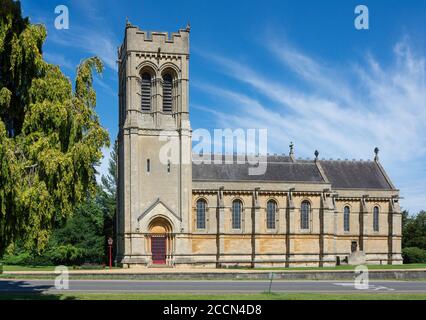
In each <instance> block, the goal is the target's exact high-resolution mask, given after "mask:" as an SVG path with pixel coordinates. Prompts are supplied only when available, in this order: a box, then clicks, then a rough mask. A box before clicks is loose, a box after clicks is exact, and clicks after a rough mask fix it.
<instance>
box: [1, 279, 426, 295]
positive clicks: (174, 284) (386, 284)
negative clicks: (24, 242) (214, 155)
mask: <svg viewBox="0 0 426 320" xmlns="http://www.w3.org/2000/svg"><path fill="white" fill-rule="evenodd" d="M268 289H269V281H241V280H236V281H154V280H153V281H137V280H70V281H69V289H62V290H61V289H57V288H56V287H55V281H54V280H0V294H5V293H12V292H14V293H16V292H21V293H22V292H32V293H59V292H88V293H114V292H115V293H261V292H265V291H268ZM272 291H273V292H293V293H295V292H298V293H302V292H303V293H386V292H387V293H424V294H426V282H424V281H370V282H369V285H368V288H366V289H363V290H360V289H357V288H355V285H354V283H353V282H350V281H278V280H277V281H274V282H273V283H272Z"/></svg>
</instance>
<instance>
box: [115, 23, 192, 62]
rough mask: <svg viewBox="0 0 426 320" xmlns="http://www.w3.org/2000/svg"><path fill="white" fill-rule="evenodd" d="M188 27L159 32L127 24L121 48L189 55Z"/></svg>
mask: <svg viewBox="0 0 426 320" xmlns="http://www.w3.org/2000/svg"><path fill="white" fill-rule="evenodd" d="M189 32H190V28H189V25H188V26H187V27H186V28H185V29H180V30H178V31H177V32H159V31H147V30H141V29H140V28H138V27H137V26H133V25H131V24H127V26H126V31H125V39H124V43H123V47H122V48H121V50H123V49H124V48H125V51H143V52H152V53H157V52H158V51H159V50H160V51H161V53H167V54H179V55H182V54H183V55H186V54H189Z"/></svg>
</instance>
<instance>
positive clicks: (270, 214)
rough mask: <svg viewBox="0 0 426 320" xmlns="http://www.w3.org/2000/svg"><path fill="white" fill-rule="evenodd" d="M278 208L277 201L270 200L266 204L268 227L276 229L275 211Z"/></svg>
mask: <svg viewBox="0 0 426 320" xmlns="http://www.w3.org/2000/svg"><path fill="white" fill-rule="evenodd" d="M276 210H277V204H276V203H275V201H273V200H270V201H268V204H267V205H266V227H267V228H268V229H275V213H276Z"/></svg>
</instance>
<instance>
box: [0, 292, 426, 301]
mask: <svg viewBox="0 0 426 320" xmlns="http://www.w3.org/2000/svg"><path fill="white" fill-rule="evenodd" d="M0 300H426V294H392V293H374V294H371V293H370V294H368V293H366V294H328V293H321V294H319V293H318V294H317V293H270V294H269V293H259V294H139V293H127V294H110V293H109V294H100V293H66V294H24V293H22V294H21V293H16V294H0Z"/></svg>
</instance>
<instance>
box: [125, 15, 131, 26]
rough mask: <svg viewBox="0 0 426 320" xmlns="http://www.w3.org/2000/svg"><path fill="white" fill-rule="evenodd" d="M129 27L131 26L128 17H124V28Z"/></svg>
mask: <svg viewBox="0 0 426 320" xmlns="http://www.w3.org/2000/svg"><path fill="white" fill-rule="evenodd" d="M131 26H132V24H131V23H130V20H129V17H126V28H127V27H131Z"/></svg>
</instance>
